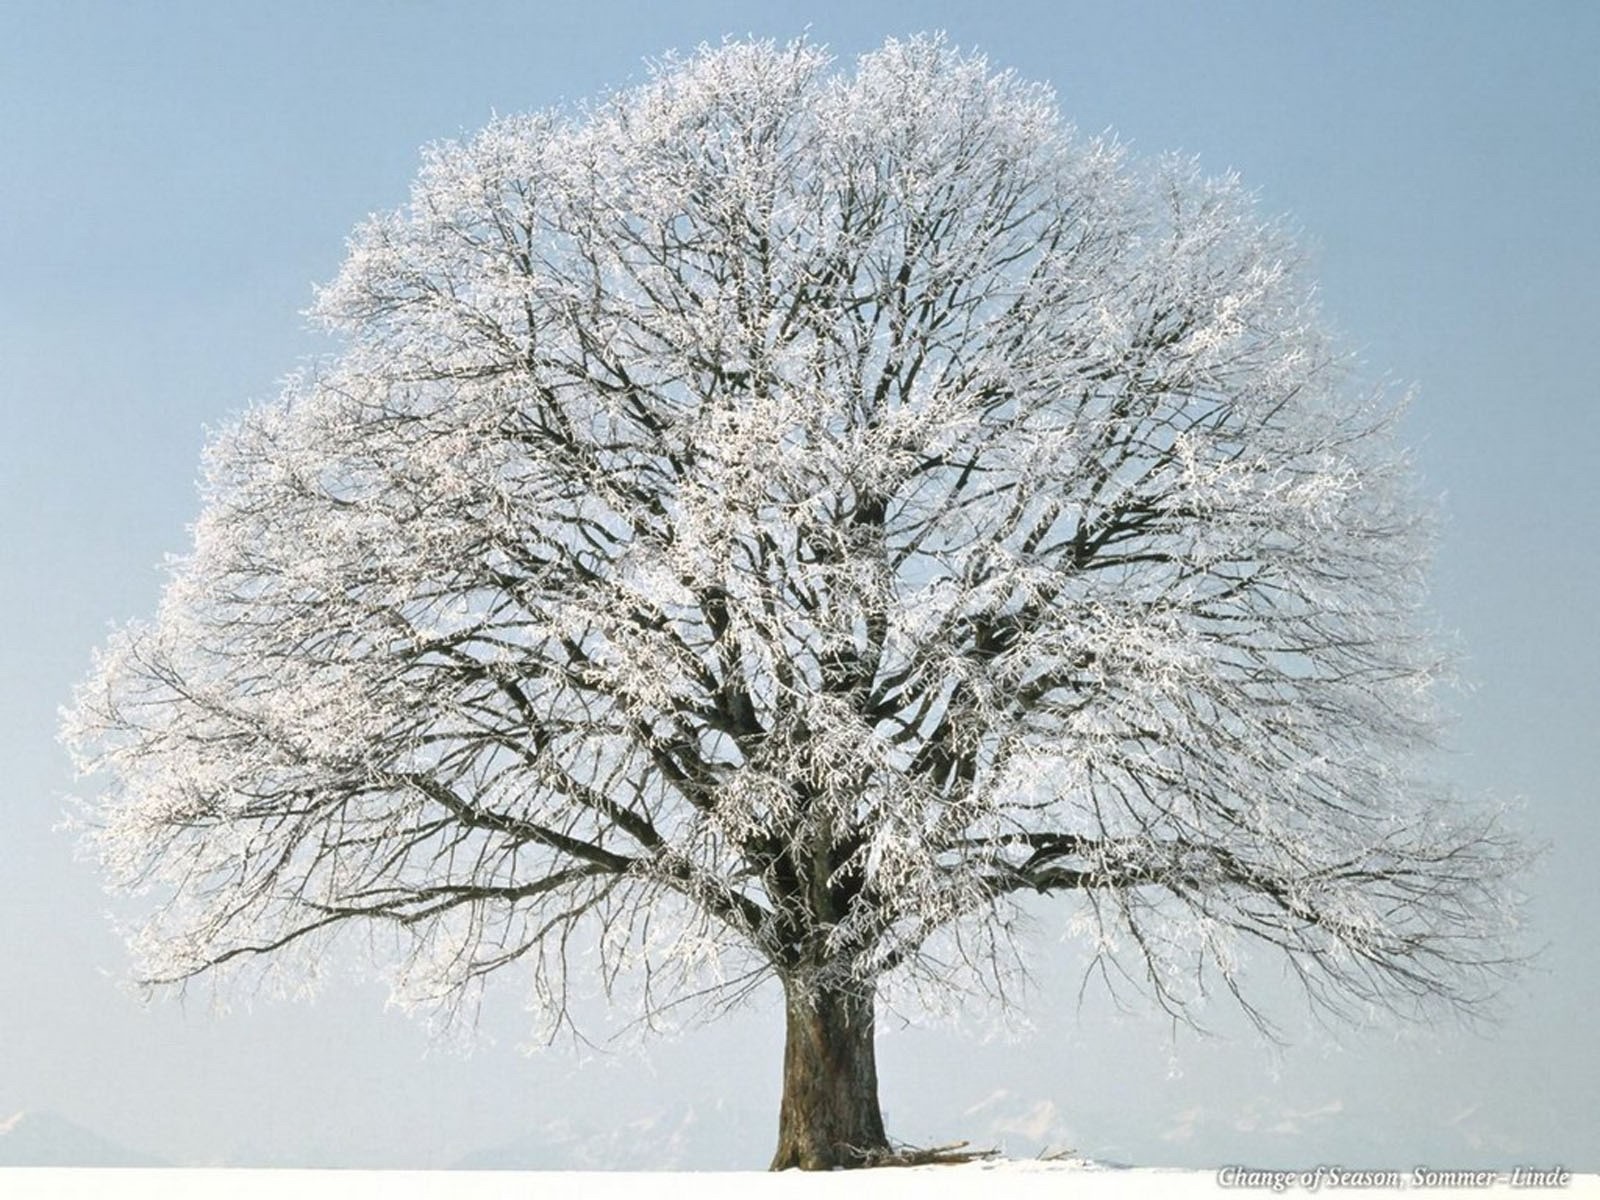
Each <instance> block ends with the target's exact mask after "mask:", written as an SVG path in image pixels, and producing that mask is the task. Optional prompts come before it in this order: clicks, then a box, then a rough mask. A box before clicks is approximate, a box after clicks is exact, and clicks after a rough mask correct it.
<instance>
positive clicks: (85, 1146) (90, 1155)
mask: <svg viewBox="0 0 1600 1200" xmlns="http://www.w3.org/2000/svg"><path fill="white" fill-rule="evenodd" d="M170 1165H171V1164H170V1163H167V1162H163V1161H162V1160H161V1159H159V1158H156V1157H154V1156H153V1155H149V1154H140V1153H139V1152H138V1151H136V1150H129V1149H128V1148H127V1147H126V1146H119V1145H117V1143H115V1142H113V1141H111V1140H110V1139H109V1138H103V1137H101V1136H100V1135H99V1134H98V1133H95V1132H94V1131H93V1130H89V1129H85V1128H84V1127H83V1126H82V1125H75V1124H73V1122H71V1121H69V1120H67V1119H66V1118H65V1117H61V1116H57V1115H56V1114H55V1113H50V1112H19V1113H17V1114H15V1115H14V1116H11V1117H5V1118H0V1167H166V1166H170Z"/></svg>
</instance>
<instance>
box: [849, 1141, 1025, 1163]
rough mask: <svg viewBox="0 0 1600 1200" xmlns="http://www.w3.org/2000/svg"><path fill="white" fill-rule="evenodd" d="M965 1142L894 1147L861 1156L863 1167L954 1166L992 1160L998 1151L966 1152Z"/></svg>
mask: <svg viewBox="0 0 1600 1200" xmlns="http://www.w3.org/2000/svg"><path fill="white" fill-rule="evenodd" d="M967 1145H968V1143H966V1142H951V1143H950V1144H949V1145H947V1146H926V1147H924V1146H896V1147H895V1148H894V1149H892V1150H880V1151H877V1152H875V1153H872V1154H867V1155H863V1156H862V1160H861V1165H862V1166H863V1167H927V1166H956V1165H959V1164H960V1163H970V1162H981V1161H982V1160H983V1159H986V1158H994V1157H995V1156H996V1155H998V1154H999V1153H1000V1152H999V1151H998V1150H968V1149H967Z"/></svg>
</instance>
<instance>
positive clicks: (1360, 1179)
mask: <svg viewBox="0 0 1600 1200" xmlns="http://www.w3.org/2000/svg"><path fill="white" fill-rule="evenodd" d="M1343 1170H1344V1169H1343V1168H1339V1167H1332V1166H1329V1167H1323V1168H1320V1172H1319V1169H1318V1168H1315V1167H1313V1168H1310V1169H1309V1170H1308V1171H1307V1172H1304V1173H1294V1172H1270V1173H1269V1172H1261V1173H1259V1174H1258V1175H1257V1176H1256V1177H1254V1178H1247V1179H1245V1180H1239V1179H1237V1178H1234V1179H1228V1178H1226V1174H1225V1172H1219V1171H1191V1170H1178V1169H1170V1170H1169V1169H1159V1168H1131V1169H1103V1168H1096V1167H1093V1166H1085V1165H1083V1164H1080V1163H1052V1162H1015V1161H1001V1162H984V1163H969V1164H965V1165H961V1166H930V1167H910V1168H884V1169H879V1170H874V1171H838V1172H834V1173H831V1174H820V1173H818V1174H806V1173H803V1172H799V1171H785V1172H782V1173H780V1174H770V1173H766V1172H757V1171H726V1172H670V1171H662V1172H642V1171H638V1172H636V1171H294V1170H288V1171H286V1170H275V1171H260V1170H237V1169H218V1170H209V1169H193V1168H191V1169H175V1170H166V1169H148V1168H146V1169H113V1168H100V1169H57V1168H39V1169H33V1168H11V1169H7V1170H0V1196H3V1197H4V1198H5V1200H69V1198H70V1200H78V1198H79V1197H85V1198H94V1200H98V1198H99V1197H105V1198H107V1200H113V1198H115V1200H124V1198H126V1200H158V1198H159V1200H190V1198H193V1200H202V1198H204V1200H213V1198H215V1197H219V1196H226V1197H228V1198H229V1200H280V1198H292V1200H445V1198H448V1200H613V1198H615V1200H658V1198H661V1200H665V1198H667V1197H674V1198H675V1197H686V1198H689V1200H868V1198H870V1200H880V1198H882V1200H899V1198H901V1197H904V1198H907V1200H910V1198H912V1197H915V1198H916V1200H1045V1198H1046V1197H1049V1198H1051V1200H1079V1198H1084V1200H1124V1198H1127V1200H1168V1198H1171V1197H1190V1196H1217V1195H1219V1194H1221V1195H1239V1196H1241V1197H1243V1196H1262V1197H1269V1196H1288V1195H1294V1194H1296V1193H1300V1194H1311V1193H1316V1194H1319V1195H1321V1194H1324V1193H1330V1192H1349V1193H1359V1194H1361V1195H1367V1196H1370V1195H1374V1194H1389V1193H1393V1192H1399V1191H1409V1192H1416V1193H1419V1194H1421V1195H1426V1196H1428V1197H1437V1198H1439V1200H1443V1198H1446V1197H1462V1196H1486V1195H1487V1196H1503V1195H1508V1194H1510V1195H1518V1196H1524V1197H1534V1196H1539V1195H1550V1196H1553V1197H1554V1196H1559V1197H1569V1196H1585V1197H1589V1196H1594V1197H1600V1175H1593V1174H1589V1175H1576V1174H1568V1175H1566V1176H1565V1181H1564V1182H1559V1183H1557V1182H1548V1183H1547V1182H1545V1181H1544V1180H1542V1179H1541V1180H1537V1181H1534V1180H1529V1179H1527V1178H1522V1179H1518V1180H1515V1181H1514V1180H1513V1178H1512V1177H1511V1175H1510V1174H1509V1173H1502V1174H1501V1175H1499V1176H1498V1178H1496V1179H1494V1180H1492V1181H1488V1180H1485V1179H1483V1178H1481V1177H1480V1178H1468V1177H1469V1176H1471V1175H1472V1174H1473V1173H1470V1172H1460V1173H1459V1175H1460V1177H1461V1178H1451V1177H1450V1173H1449V1172H1448V1171H1447V1170H1446V1169H1443V1168H1434V1167H1427V1168H1417V1169H1416V1171H1417V1172H1424V1171H1425V1172H1427V1174H1422V1175H1420V1176H1419V1174H1418V1173H1416V1172H1414V1171H1413V1169H1412V1168H1405V1169H1397V1170H1395V1171H1394V1172H1393V1175H1394V1177H1395V1178H1394V1181H1393V1183H1392V1184H1386V1183H1384V1182H1382V1181H1379V1182H1376V1183H1374V1182H1373V1181H1371V1180H1369V1179H1366V1178H1365V1177H1364V1176H1362V1175H1359V1174H1353V1175H1343V1176H1341V1175H1338V1174H1335V1173H1334V1172H1340V1171H1343ZM1369 1174H1370V1173H1369ZM1460 1184H1464V1185H1465V1186H1459V1185H1460ZM1453 1185H1455V1186H1453Z"/></svg>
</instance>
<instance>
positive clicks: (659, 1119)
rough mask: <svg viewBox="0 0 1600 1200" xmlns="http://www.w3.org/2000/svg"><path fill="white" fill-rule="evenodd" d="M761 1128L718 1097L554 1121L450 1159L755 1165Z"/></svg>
mask: <svg viewBox="0 0 1600 1200" xmlns="http://www.w3.org/2000/svg"><path fill="white" fill-rule="evenodd" d="M765 1126H766V1122H764V1121H763V1122H761V1128H760V1129H757V1128H756V1127H755V1124H754V1123H753V1121H752V1119H751V1118H750V1117H748V1116H744V1115H743V1114H736V1113H735V1112H734V1111H732V1110H731V1109H730V1107H729V1106H726V1105H724V1103H723V1102H722V1101H720V1100H719V1101H717V1102H716V1103H715V1104H713V1105H711V1106H710V1107H709V1108H708V1110H707V1111H706V1112H705V1113H704V1114H700V1113H697V1112H696V1110H695V1109H693V1108H688V1109H685V1110H683V1111H682V1112H678V1113H660V1114H656V1115H651V1116H640V1117H635V1118H634V1119H632V1120H627V1121H624V1122H623V1123H621V1124H619V1125H616V1126H611V1127H608V1128H596V1127H594V1126H591V1125H587V1124H584V1123H582V1122H578V1121H571V1120H566V1119H561V1120H555V1121H551V1122H549V1123H548V1124H545V1125H543V1126H540V1127H539V1128H537V1129H534V1130H531V1131H530V1132H528V1133H527V1134H525V1135H524V1136H523V1137H520V1138H518V1139H516V1140H515V1141H511V1142H507V1143H504V1144H502V1145H499V1146H495V1147H492V1148H489V1149H484V1150H478V1151H474V1152H473V1153H471V1154H468V1155H466V1156H465V1157H463V1158H461V1159H459V1160H457V1161H456V1162H454V1163H452V1164H451V1165H452V1167H454V1168H455V1169H457V1170H464V1171H465V1170H471V1171H719V1170H721V1171H727V1170H740V1169H743V1170H747V1171H748V1170H758V1169H760V1168H761V1167H763V1166H765V1165H766V1163H765V1159H764V1158H763V1155H764V1154H770V1153H771V1150H770V1147H769V1146H767V1144H766V1143H767V1140H768V1139H767V1137H766V1136H765V1135H766V1133H767V1130H766V1127H765Z"/></svg>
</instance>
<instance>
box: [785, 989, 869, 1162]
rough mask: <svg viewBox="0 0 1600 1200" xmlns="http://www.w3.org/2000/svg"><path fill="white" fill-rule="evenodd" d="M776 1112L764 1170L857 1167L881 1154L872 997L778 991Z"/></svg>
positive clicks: (830, 992)
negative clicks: (783, 1029)
mask: <svg viewBox="0 0 1600 1200" xmlns="http://www.w3.org/2000/svg"><path fill="white" fill-rule="evenodd" d="M784 1007H785V1010H786V1014H787V1023H788V1035H787V1037H786V1039H785V1042H784V1047H783V1106H782V1108H781V1109H780V1110H779V1113H778V1152H777V1154H775V1155H774V1156H773V1158H772V1169H773V1170H774V1171H782V1170H785V1169H787V1168H789V1167H799V1168H800V1169H801V1170H803V1171H827V1170H831V1169H833V1168H834V1167H859V1166H862V1165H864V1164H865V1163H866V1162H867V1161H868V1160H869V1159H870V1158H871V1157H873V1156H874V1155H878V1154H882V1153H884V1152H886V1151H887V1150H888V1149H889V1139H888V1138H887V1137H886V1136H885V1135H884V1132H883V1114H882V1113H880V1112H879V1111H878V1060H877V1052H876V1047H875V1046H874V1043H873V1014H872V996H871V994H870V993H868V994H866V995H858V994H855V993H844V992H836V991H826V990H824V991H821V992H820V993H816V994H812V995H804V994H802V993H801V991H800V989H798V988H796V987H793V986H790V987H788V988H786V989H785V1006H784Z"/></svg>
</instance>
